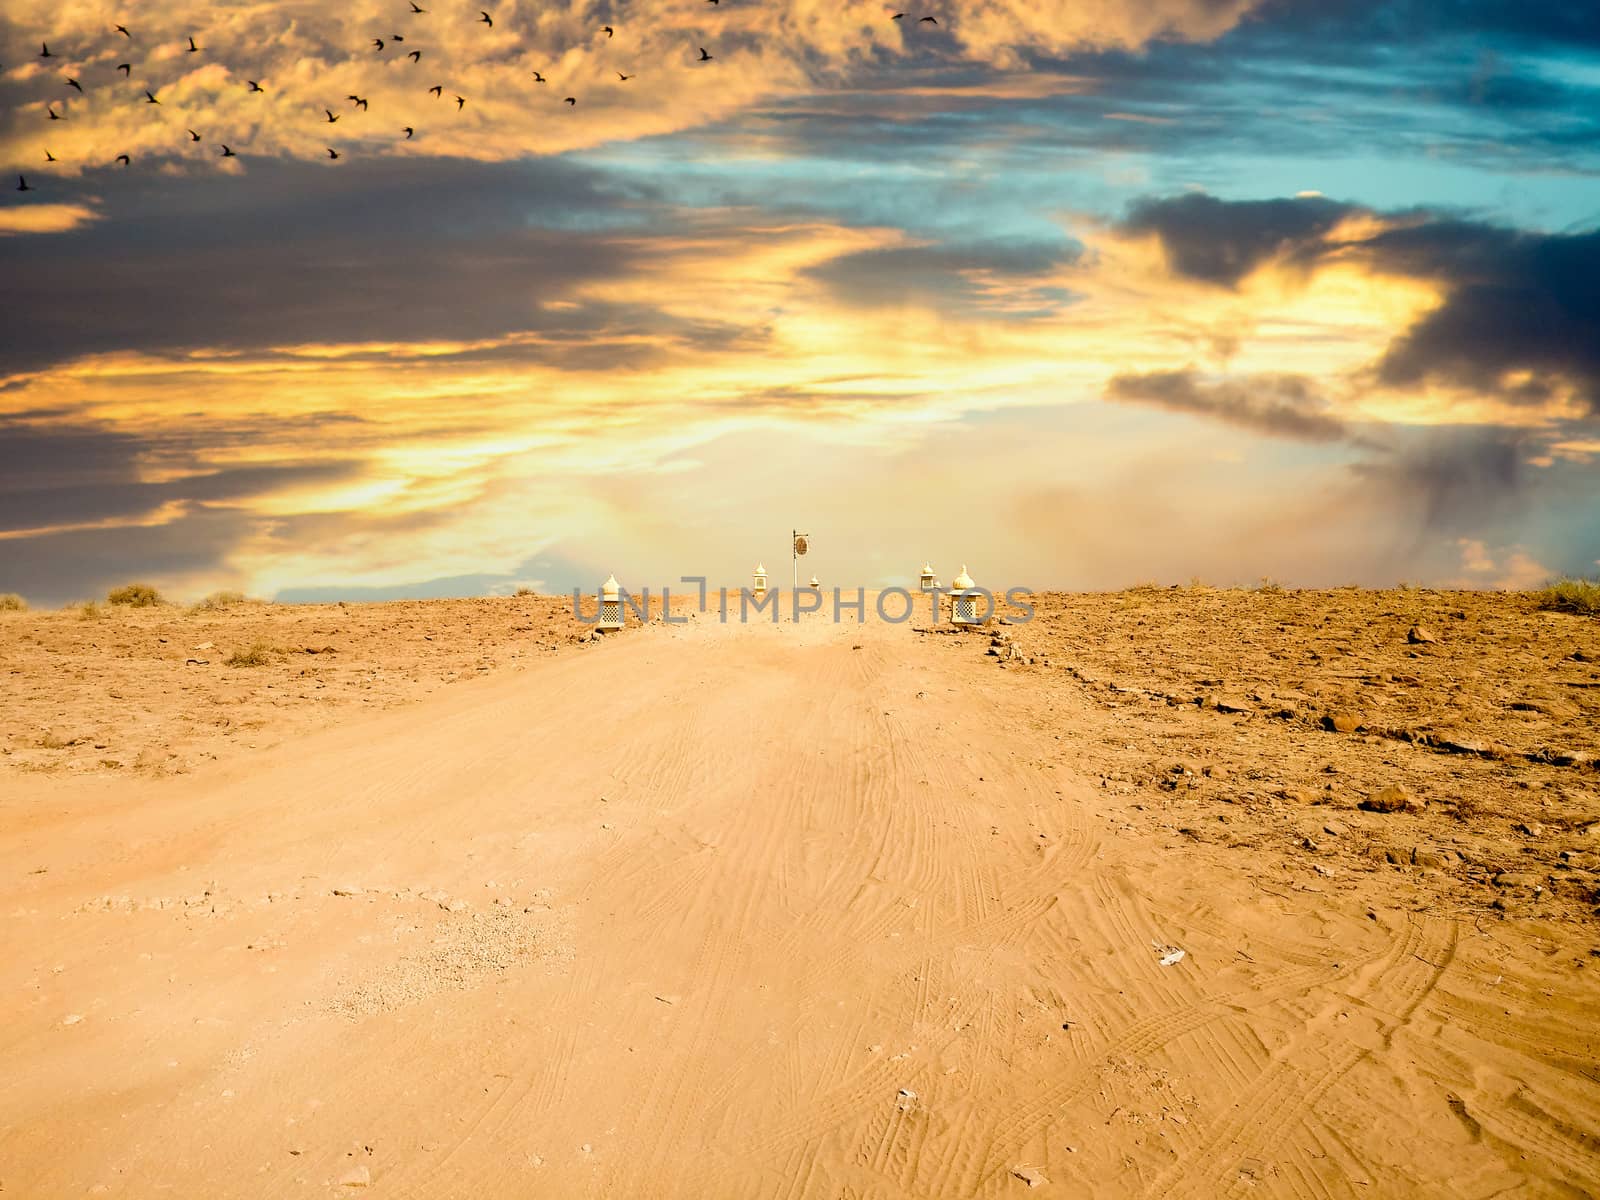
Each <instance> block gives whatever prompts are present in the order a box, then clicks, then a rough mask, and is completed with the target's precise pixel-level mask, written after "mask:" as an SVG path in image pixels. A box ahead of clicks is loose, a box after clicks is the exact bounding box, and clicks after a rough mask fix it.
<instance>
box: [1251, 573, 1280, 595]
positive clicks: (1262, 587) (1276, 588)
mask: <svg viewBox="0 0 1600 1200" xmlns="http://www.w3.org/2000/svg"><path fill="white" fill-rule="evenodd" d="M1256 591H1258V592H1268V593H1270V594H1271V595H1274V596H1276V595H1278V594H1279V593H1280V592H1282V591H1283V584H1281V583H1279V582H1278V581H1277V580H1276V579H1274V578H1273V577H1272V576H1270V575H1263V576H1262V577H1261V581H1260V582H1259V583H1257V584H1256Z"/></svg>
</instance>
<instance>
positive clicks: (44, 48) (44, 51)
mask: <svg viewBox="0 0 1600 1200" xmlns="http://www.w3.org/2000/svg"><path fill="white" fill-rule="evenodd" d="M39 57H40V58H54V57H55V55H54V54H51V53H50V43H49V42H40V43H39Z"/></svg>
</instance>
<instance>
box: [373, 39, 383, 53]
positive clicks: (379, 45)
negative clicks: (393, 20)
mask: <svg viewBox="0 0 1600 1200" xmlns="http://www.w3.org/2000/svg"><path fill="white" fill-rule="evenodd" d="M372 44H373V45H374V46H376V47H377V48H378V53H380V54H382V53H383V39H382V38H373V39H372Z"/></svg>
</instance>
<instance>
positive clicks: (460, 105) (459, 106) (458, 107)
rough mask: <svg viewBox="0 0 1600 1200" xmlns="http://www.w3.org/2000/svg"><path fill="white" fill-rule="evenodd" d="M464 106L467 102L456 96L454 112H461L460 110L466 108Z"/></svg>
mask: <svg viewBox="0 0 1600 1200" xmlns="http://www.w3.org/2000/svg"><path fill="white" fill-rule="evenodd" d="M466 106H467V102H466V100H464V99H463V98H462V97H460V96H457V97H456V111H457V112H460V111H461V110H462V109H463V108H465V107H466Z"/></svg>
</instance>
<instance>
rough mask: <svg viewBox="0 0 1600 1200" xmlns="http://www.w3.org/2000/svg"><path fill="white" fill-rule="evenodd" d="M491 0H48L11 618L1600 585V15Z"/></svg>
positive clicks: (7, 328)
mask: <svg viewBox="0 0 1600 1200" xmlns="http://www.w3.org/2000/svg"><path fill="white" fill-rule="evenodd" d="M482 2H483V0H471V2H470V3H459V2H456V0H418V5H419V6H420V7H422V8H424V9H425V10H426V11H425V12H421V13H415V12H412V11H411V9H412V7H413V6H412V5H411V3H410V0H348V2H346V3H342V4H339V5H323V4H311V3H306V2H304V0H290V2H287V3H264V2H259V0H252V2H243V3H228V4H224V3H214V4H198V3H186V4H178V3H171V2H169V0H140V3H139V4H137V5H133V4H131V3H127V2H126V0H124V2H123V3H120V4H119V3H114V2H110V0H49V2H46V0H8V2H7V4H6V5H5V8H4V11H3V12H0V158H3V159H4V163H3V164H0V166H3V175H4V180H5V186H4V188H3V189H0V281H3V289H4V291H3V299H0V314H3V315H0V591H14V592H19V593H21V594H22V595H23V596H25V597H27V598H28V599H29V600H30V601H31V602H33V603H35V604H60V603H67V602H70V601H73V600H76V599H82V598H87V597H91V596H96V595H100V594H103V593H104V591H105V590H106V589H107V588H108V587H111V586H114V585H117V584H120V583H124V582H128V581H130V580H134V579H138V580H141V581H146V582H151V583H154V584H156V585H157V586H159V587H161V588H162V589H163V590H164V591H166V592H167V593H169V594H171V595H173V596H175V597H188V598H193V597H198V596H200V595H203V594H205V593H207V592H210V591H213V590H217V589H221V588H230V589H239V590H242V591H245V592H247V593H249V594H251V595H256V596H260V597H263V598H268V599H274V598H275V599H281V600H308V599H327V598H347V599H384V598H398V597H427V596H441V595H483V594H503V593H507V592H512V591H515V590H516V589H517V588H518V587H521V586H530V587H535V588H538V589H540V590H551V591H565V590H568V589H571V588H573V587H575V586H576V587H583V588H585V589H592V588H593V587H595V586H596V585H597V584H598V583H599V582H600V581H601V580H602V579H604V578H605V577H606V575H607V574H610V573H612V572H615V573H616V575H617V577H618V578H619V579H620V580H621V581H622V582H623V584H624V585H626V586H630V587H632V588H634V589H639V588H643V587H645V586H652V587H654V588H656V589H658V590H659V588H660V587H661V586H663V585H666V584H671V583H673V582H674V581H676V580H677V579H679V578H680V577H682V576H706V577H709V578H710V580H711V581H712V583H713V585H716V584H718V583H727V584H730V585H733V586H737V585H739V584H741V583H744V582H747V581H748V578H749V574H750V572H751V570H752V569H753V568H754V566H755V565H756V564H757V563H758V562H762V563H764V564H765V565H766V566H767V568H768V569H769V571H771V572H772V574H773V577H774V579H775V580H779V581H781V580H782V579H783V578H784V577H786V576H787V575H788V564H787V563H786V562H785V559H786V558H788V556H789V535H790V533H791V531H792V530H794V529H800V530H803V531H805V532H807V533H809V534H810V540H811V551H810V553H809V554H808V555H807V557H806V558H805V559H804V560H803V562H802V568H803V569H802V578H804V577H806V576H809V575H811V574H813V573H815V574H816V575H818V577H819V578H820V579H821V580H822V581H823V583H824V584H825V585H829V586H831V585H839V586H843V587H851V588H853V587H855V586H858V585H860V586H866V587H869V588H870V587H884V586H891V585H896V584H907V583H910V582H913V581H914V580H915V578H916V575H917V573H918V571H919V569H920V567H921V566H922V564H923V563H924V562H925V561H927V562H931V563H932V564H933V565H934V566H935V569H936V570H937V572H938V573H939V574H940V575H941V576H942V577H944V578H945V579H948V578H950V577H953V576H954V575H955V574H956V573H957V571H958V570H959V568H960V567H961V566H962V565H963V564H964V565H966V566H967V567H968V569H969V572H970V574H972V576H973V577H974V578H975V579H976V580H977V582H978V583H979V584H982V585H986V586H989V587H993V588H995V589H996V590H1001V589H1004V588H1008V587H1017V586H1021V587H1031V588H1036V589H1041V590H1042V589H1046V588H1066V589H1099V588H1115V587H1122V586H1127V585H1130V584H1134V583H1139V582H1147V581H1153V582H1159V583H1188V582H1191V581H1193V580H1200V581H1203V582H1207V583H1211V584H1215V585H1219V586H1220V585H1230V584H1254V583H1256V582H1257V581H1259V580H1261V579H1264V578H1270V579H1273V580H1276V581H1278V582H1280V583H1283V584H1285V585H1289V586H1335V585H1344V584H1363V585H1374V586H1391V585H1393V584H1395V583H1397V582H1400V581H1407V582H1412V583H1418V584H1426V585H1434V586H1465V587H1485V588H1519V587H1529V586H1535V585H1537V584H1539V583H1541V582H1543V581H1544V580H1546V579H1548V578H1550V577H1551V576H1555V575H1562V574H1577V575H1588V576H1594V575H1596V574H1597V573H1600V570H1597V568H1600V8H1596V7H1594V6H1590V5H1576V4H1573V5H1556V4H1528V3H1511V2H1500V0H1493V2H1491V0H1432V2H1427V3H1424V2H1420V0H1386V2H1383V3H1368V2H1366V0H1145V2H1141V3H1137V4H1134V3H1126V4H1124V3H1115V2H1112V0H1077V2H1073V3H1066V2H1058V0H1043V2H1030V3H1021V2H1020V0H949V2H948V3H947V2H945V0H927V2H926V3H922V4H920V5H919V6H918V7H915V8H910V9H906V10H905V15H904V16H903V17H901V18H900V19H894V14H895V12H896V11H897V10H895V9H893V8H890V7H885V6H884V5H882V4H879V3H876V2H874V0H830V2H829V3H826V4H823V3H818V2H816V0H717V2H715V3H713V2H710V0H641V2H639V3H632V4H621V3H614V2H604V0H568V2H563V0H551V2H548V3H539V4H533V3H528V2H524V0H516V2H512V3H495V4H492V5H490V6H489V8H488V9H487V10H483V9H481V8H480V7H478V5H480V4H481V3H482ZM484 15H487V16H488V17H489V18H490V21H485V20H483V19H482V17H483V16H484ZM925 16H931V17H934V18H935V19H936V20H935V21H934V22H927V21H923V20H921V19H920V18H922V17H925ZM490 22H492V24H491V23H490ZM118 25H121V26H125V27H126V29H127V33H126V34H124V33H122V32H119V31H118V30H117V28H116V27H117V26H118ZM607 27H609V28H610V30H611V32H610V33H607V32H606V28H607ZM191 38H192V39H193V43H192V44H193V45H194V46H195V47H196V49H194V50H190V49H189V46H190V45H191V42H190V39H191ZM380 42H381V46H380V45H379V44H378V43H380ZM44 48H48V49H49V51H50V55H49V57H45V56H44V55H43V54H42V53H41V51H42V49H44ZM702 48H703V50H702ZM413 53H417V54H418V57H417V58H415V59H412V58H411V57H410V55H411V54H413ZM702 54H706V55H709V58H708V59H702ZM123 64H126V70H123V69H120V68H121V66H122V65H123ZM536 73H537V75H536ZM624 75H625V76H627V77H628V78H626V79H624V78H622V76H624ZM69 79H70V80H74V81H76V83H77V84H78V87H74V86H73V84H71V83H69V82H67V81H68V80H69ZM541 79H542V80H543V82H541ZM252 81H253V82H254V84H255V85H256V86H257V87H259V88H260V89H261V90H259V91H256V90H252ZM79 88H81V91H80V90H79ZM433 88H437V89H438V94H437V95H434V94H433V93H432V91H430V89H433ZM569 97H570V98H571V99H572V100H573V101H575V103H571V104H569V103H567V102H566V101H567V99H568V98H569ZM52 114H53V115H52ZM330 118H336V120H331V119H330ZM407 130H409V131H410V132H409V133H408V132H407ZM224 148H226V150H228V151H231V152H232V153H231V154H226V155H225V151H224ZM335 153H336V154H337V155H338V157H337V158H335V157H333V154H335ZM122 155H126V156H127V159H126V161H125V162H124V161H119V156H122ZM24 182H25V183H26V186H27V190H22V186H21V185H22V184H23V183H24Z"/></svg>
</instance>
